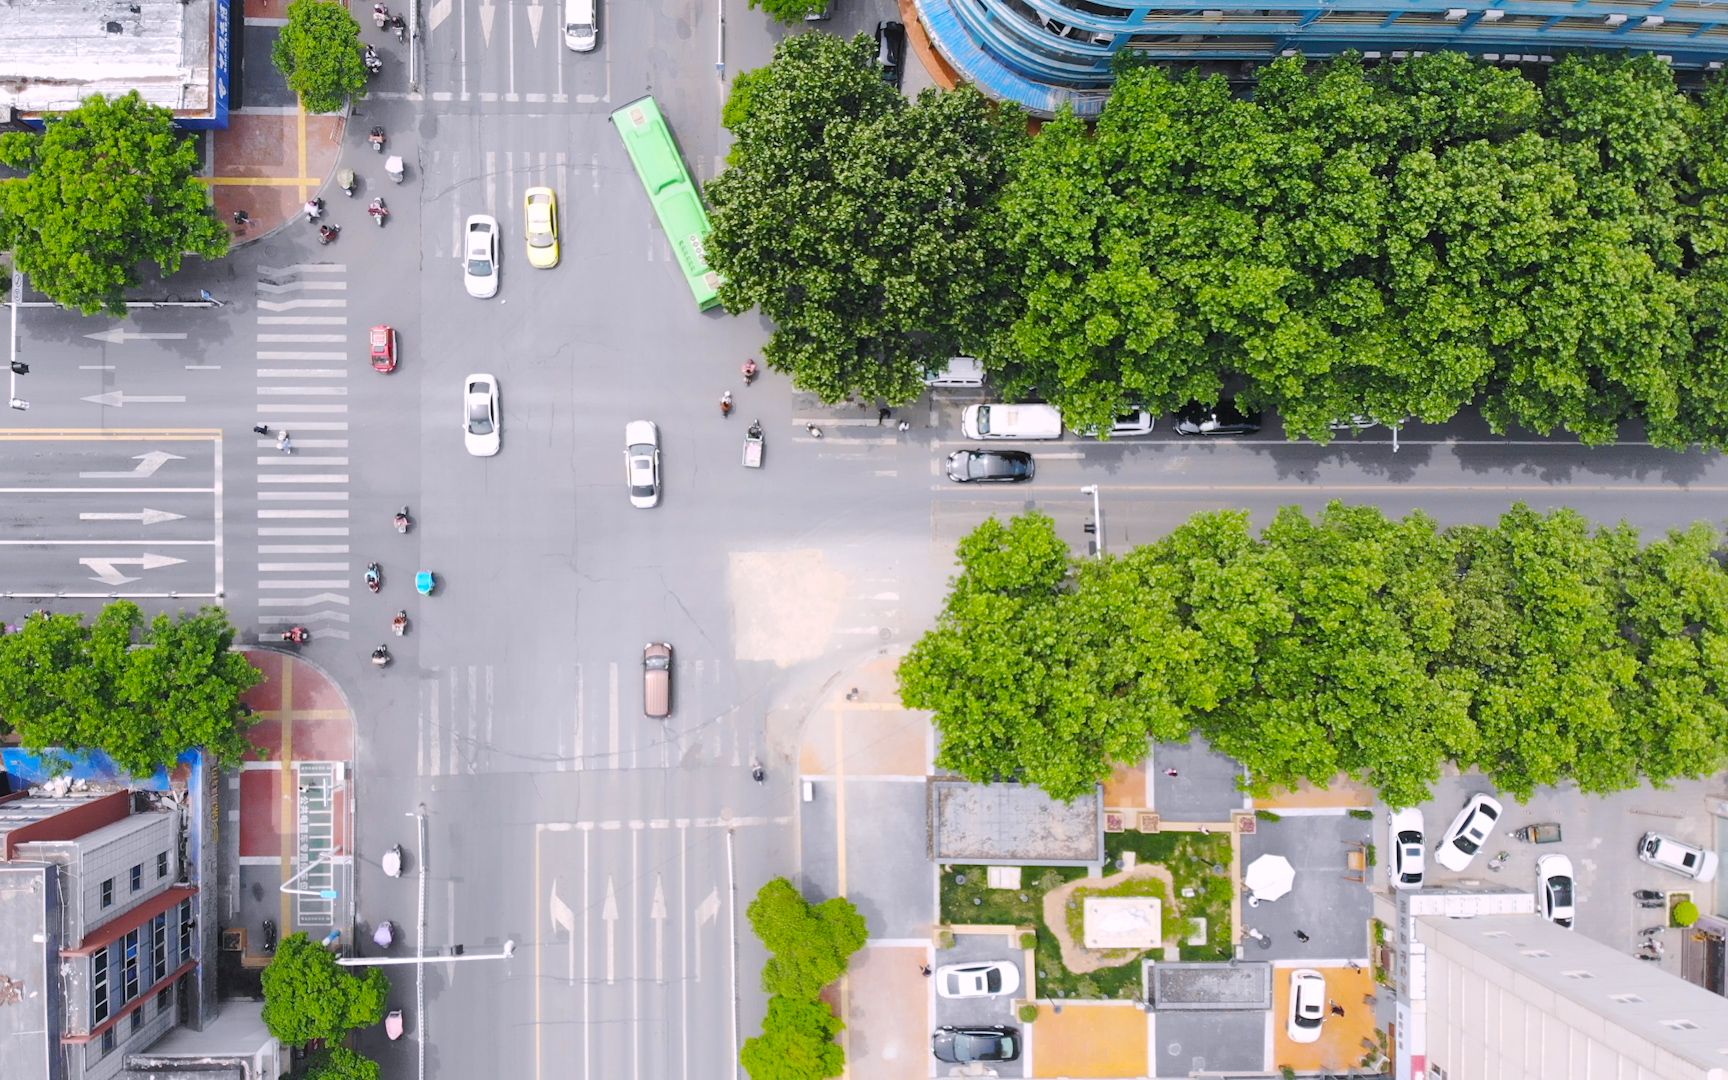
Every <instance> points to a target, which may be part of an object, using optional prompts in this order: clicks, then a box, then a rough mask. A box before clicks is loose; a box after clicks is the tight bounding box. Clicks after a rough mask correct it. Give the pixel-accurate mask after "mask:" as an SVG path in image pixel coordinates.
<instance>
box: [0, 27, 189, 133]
mask: <svg viewBox="0 0 1728 1080" xmlns="http://www.w3.org/2000/svg"><path fill="white" fill-rule="evenodd" d="M213 3H214V0H186V2H184V3H182V0H0V106H6V105H10V106H13V107H14V108H16V109H17V110H18V111H20V112H22V113H25V114H27V115H33V114H41V113H55V112H65V111H67V110H70V109H73V108H76V107H77V105H78V103H79V102H80V101H81V100H82V99H84V98H86V97H88V96H89V95H91V94H101V95H102V96H104V97H120V96H122V95H124V94H125V93H127V92H128V91H130V90H136V91H138V93H139V95H140V96H141V97H143V98H144V100H146V101H148V102H150V103H151V104H153V105H160V106H162V107H164V108H168V109H172V110H174V111H175V112H176V113H189V114H200V115H201V114H206V113H209V112H210V111H211V109H212V101H213V97H214V94H215V71H214V69H213V63H212V58H213V56H214V55H215V48H216V42H215V25H216V23H215V19H214V17H213Z"/></svg>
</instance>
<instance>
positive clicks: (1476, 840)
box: [1434, 792, 1500, 870]
mask: <svg viewBox="0 0 1728 1080" xmlns="http://www.w3.org/2000/svg"><path fill="white" fill-rule="evenodd" d="M1499 820H1500V802H1499V800H1498V799H1496V798H1494V796H1492V795H1484V794H1482V793H1480V792H1478V793H1477V794H1475V795H1472V796H1470V801H1469V802H1467V803H1465V804H1464V809H1462V810H1460V811H1458V816H1457V817H1455V818H1453V819H1452V824H1450V825H1448V826H1446V831H1445V833H1443V834H1441V837H1440V846H1439V847H1437V848H1436V849H1435V850H1434V861H1435V862H1437V863H1439V864H1440V865H1441V866H1444V867H1445V868H1446V869H1448V870H1463V869H1465V868H1466V867H1468V866H1469V865H1470V863H1471V861H1472V860H1474V859H1475V858H1476V853H1477V852H1479V851H1481V850H1482V845H1483V844H1484V843H1486V842H1487V840H1488V834H1489V833H1491V832H1493V831H1494V823H1495V822H1497V821H1499Z"/></svg>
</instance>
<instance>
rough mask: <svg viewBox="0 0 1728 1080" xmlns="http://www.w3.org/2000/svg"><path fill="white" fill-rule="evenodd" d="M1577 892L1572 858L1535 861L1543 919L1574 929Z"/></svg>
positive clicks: (1537, 902) (1547, 856)
mask: <svg viewBox="0 0 1728 1080" xmlns="http://www.w3.org/2000/svg"><path fill="white" fill-rule="evenodd" d="M1577 891H1578V885H1577V881H1576V879H1574V878H1573V877H1572V860H1571V859H1568V858H1567V857H1566V856H1564V855H1544V856H1542V857H1541V858H1540V859H1537V860H1536V910H1537V911H1538V912H1539V913H1540V914H1541V916H1542V917H1543V918H1544V919H1547V920H1548V921H1549V922H1551V923H1554V924H1556V925H1558V926H1564V927H1565V928H1566V929H1568V930H1570V929H1572V919H1573V916H1574V915H1575V911H1574V907H1575V905H1576V903H1577V901H1576V899H1575V897H1574V895H1573V894H1574V893H1576V892H1577Z"/></svg>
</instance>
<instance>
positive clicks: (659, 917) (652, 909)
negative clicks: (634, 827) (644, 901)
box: [648, 874, 666, 984]
mask: <svg viewBox="0 0 1728 1080" xmlns="http://www.w3.org/2000/svg"><path fill="white" fill-rule="evenodd" d="M648 917H649V918H650V919H653V920H654V981H655V982H657V983H661V984H664V983H665V982H666V953H665V945H666V893H665V890H663V889H662V888H661V887H660V875H659V874H655V875H654V899H653V901H652V902H651V903H650V904H649V907H648Z"/></svg>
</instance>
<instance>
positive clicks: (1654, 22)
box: [1644, 15, 1668, 26]
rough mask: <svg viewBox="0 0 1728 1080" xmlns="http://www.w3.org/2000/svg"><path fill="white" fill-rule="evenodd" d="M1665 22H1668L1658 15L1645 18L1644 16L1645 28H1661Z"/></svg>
mask: <svg viewBox="0 0 1728 1080" xmlns="http://www.w3.org/2000/svg"><path fill="white" fill-rule="evenodd" d="M1667 21H1668V20H1667V19H1664V18H1663V17H1662V16H1660V15H1646V16H1644V25H1645V26H1661V25H1662V24H1663V23H1665V22H1667Z"/></svg>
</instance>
